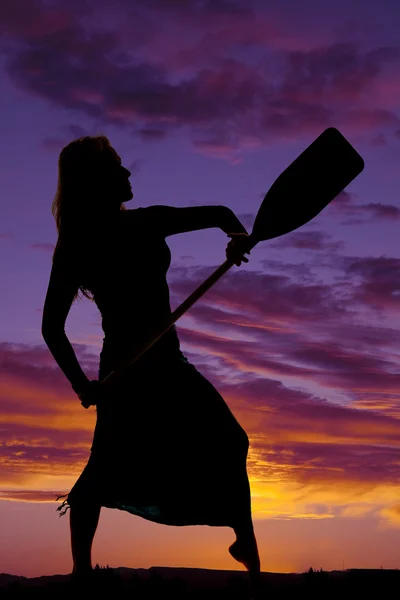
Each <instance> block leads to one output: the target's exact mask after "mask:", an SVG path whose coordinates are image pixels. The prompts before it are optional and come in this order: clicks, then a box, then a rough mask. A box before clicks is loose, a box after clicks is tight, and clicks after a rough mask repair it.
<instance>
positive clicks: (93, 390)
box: [78, 379, 105, 408]
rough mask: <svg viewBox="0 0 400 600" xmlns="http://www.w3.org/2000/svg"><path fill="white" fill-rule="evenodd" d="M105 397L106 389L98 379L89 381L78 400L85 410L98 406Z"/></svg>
mask: <svg viewBox="0 0 400 600" xmlns="http://www.w3.org/2000/svg"><path fill="white" fill-rule="evenodd" d="M104 397H105V393H104V388H103V386H102V385H101V384H100V381H98V380H97V379H93V380H92V381H89V382H88V383H87V384H86V386H85V387H84V388H83V390H82V391H81V392H80V393H79V394H78V398H79V400H80V401H81V404H82V406H83V408H89V406H96V405H97V404H99V403H100V402H101V401H102V400H103V399H104Z"/></svg>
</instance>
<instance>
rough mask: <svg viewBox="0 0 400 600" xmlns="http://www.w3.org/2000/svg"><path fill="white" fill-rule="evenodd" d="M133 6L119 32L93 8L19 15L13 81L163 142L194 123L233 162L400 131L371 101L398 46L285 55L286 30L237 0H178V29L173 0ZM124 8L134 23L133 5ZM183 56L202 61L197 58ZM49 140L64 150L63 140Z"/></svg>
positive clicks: (10, 67)
mask: <svg viewBox="0 0 400 600" xmlns="http://www.w3.org/2000/svg"><path fill="white" fill-rule="evenodd" d="M18 5H19V8H20V9H22V6H24V7H25V3H21V1H20V2H19V3H18ZM123 7H124V8H126V11H125V13H124V15H123V16H124V24H123V27H124V28H125V29H126V30H127V26H128V24H129V36H128V32H127V31H126V34H124V30H123V29H122V30H121V29H119V28H115V29H114V30H113V29H112V28H109V29H107V30H104V28H103V29H102V30H100V29H99V28H97V29H96V17H97V18H99V16H100V13H101V11H100V13H96V14H95V15H94V14H93V15H92V16H93V19H92V27H90V28H89V27H88V26H86V27H85V26H84V25H83V24H82V23H83V20H82V19H81V20H79V19H78V18H77V17H78V16H80V17H82V16H84V17H86V21H87V18H88V16H89V14H90V13H91V11H92V10H94V8H93V7H92V6H91V5H87V6H85V8H84V9H81V8H79V9H78V8H77V6H75V4H73V6H71V5H70V4H69V5H68V8H66V7H65V6H62V7H61V5H59V4H57V3H56V4H55V5H54V6H53V7H52V8H50V7H45V6H44V5H42V4H41V3H39V2H36V3H32V6H31V8H30V10H29V11H28V13H23V14H24V17H23V18H22V17H20V16H19V15H20V14H21V13H20V12H16V11H14V9H13V10H10V11H8V12H7V13H6V15H5V19H4V22H3V26H2V27H3V34H6V35H7V36H8V38H10V39H13V40H14V41H16V42H18V43H17V44H14V45H13V46H12V47H11V48H10V47H8V48H7V52H8V59H7V67H6V68H7V71H8V74H9V76H10V77H11V80H12V81H13V82H14V83H15V85H17V86H20V87H23V88H24V89H26V90H28V91H30V92H31V93H33V94H36V95H39V96H41V97H42V98H45V99H46V100H48V101H50V102H51V103H52V104H53V105H55V106H58V107H60V108H67V109H68V110H74V111H76V113H77V114H85V115H89V116H91V117H93V118H95V119H97V120H98V121H100V122H103V123H105V124H109V125H117V126H123V127H124V128H125V129H126V128H127V127H128V128H130V129H131V132H132V134H133V135H138V136H140V137H141V138H142V139H146V140H151V139H153V140H154V139H156V140H157V139H161V138H163V137H165V136H166V135H168V134H169V133H170V132H172V131H173V130H175V131H176V130H179V129H181V128H182V127H185V128H186V129H187V130H188V131H189V133H190V135H191V137H192V141H193V145H194V148H195V149H197V150H198V151H200V152H205V153H209V154H212V155H213V156H220V157H223V158H228V159H230V160H235V159H236V160H238V155H239V154H240V152H241V151H242V150H243V149H246V148H248V147H257V146H264V145H267V144H270V143H271V142H272V141H274V140H276V138H288V137H290V139H294V138H299V137H302V136H307V137H309V136H310V135H318V134H319V133H321V131H322V130H323V129H324V128H326V127H328V126H331V125H335V126H339V127H343V128H345V129H346V131H348V132H349V133H351V132H354V133H356V132H357V133H358V132H364V131H367V130H370V129H372V130H377V129H378V130H379V129H381V128H387V127H388V128H395V130H396V131H397V130H398V128H399V124H400V121H399V119H398V117H397V115H396V114H395V113H394V112H393V111H392V110H390V109H388V108H381V107H379V105H378V96H377V98H376V102H377V104H376V106H375V107H373V106H371V102H370V100H371V96H373V94H374V90H375V89H378V88H379V90H380V91H381V88H382V78H383V79H384V78H385V77H386V76H387V75H386V73H385V70H384V69H385V68H386V66H387V65H389V68H390V67H391V66H392V65H394V67H395V66H396V64H397V62H398V60H399V51H398V49H397V48H394V47H380V48H375V49H372V50H369V51H362V50H361V49H360V48H358V47H357V45H355V44H353V43H348V44H332V45H325V46H323V47H314V48H308V49H302V50H296V51H295V50H286V51H285V50H282V48H281V47H280V43H279V39H280V36H282V35H283V34H282V32H280V31H279V28H277V27H276V26H274V25H271V19H268V17H267V16H266V15H265V14H264V13H263V12H260V14H257V15H256V14H255V12H254V11H253V10H250V9H248V8H246V6H245V5H244V4H242V3H236V2H234V3H232V2H219V3H218V4H217V5H214V3H212V4H211V3H201V4H198V3H197V2H188V3H185V4H183V3H181V2H179V3H171V4H169V5H168V10H167V13H173V17H174V19H175V25H174V21H172V23H171V31H170V32H169V33H166V31H165V30H162V31H160V27H159V24H157V23H158V21H157V14H158V12H157V11H163V10H165V5H164V4H162V3H160V2H154V3H152V4H149V3H146V4H143V3H142V4H138V5H137V6H136V7H135V9H132V7H128V5H127V4H125V3H122V5H121V7H120V8H121V10H122V8H123ZM72 9H73V10H72ZM150 9H151V10H150ZM82 10H83V11H84V12H82ZM74 11H76V13H75V12H74ZM26 14H29V15H30V20H29V24H28V21H27V20H25V16H26ZM115 14H116V15H119V16H120V17H121V19H122V12H121V14H119V13H118V10H117V9H116V12H115ZM158 16H160V15H158ZM40 17H42V19H41V18H40ZM166 18H167V19H169V18H170V16H168V15H167V17H166ZM176 19H177V20H176ZM179 20H181V21H183V22H184V23H185V26H186V28H187V31H190V32H191V33H192V35H193V36H194V39H196V44H195V47H196V48H201V52H200V53H199V52H198V53H197V54H196V53H193V47H192V46H193V43H192V42H188V40H186V39H182V40H180V48H179V47H178V45H177V42H176V35H174V32H175V29H176V27H177V25H178V22H179ZM44 24H46V25H47V27H45V26H44ZM154 40H157V41H156V44H155V45H154ZM267 42H268V45H269V46H268V47H269V50H267V48H266V43H267ZM274 44H275V50H278V49H279V51H278V53H277V54H274ZM243 45H252V46H253V47H254V48H256V49H258V52H259V55H260V56H262V55H264V54H265V53H266V52H267V53H268V56H269V60H268V63H266V61H259V60H258V61H257V60H256V61H255V62H254V64H251V62H249V61H246V62H245V61H244V60H243V59H242V58H241V55H240V51H239V50H240V48H242V47H243ZM155 52H156V56H155ZM182 54H183V55H185V56H186V57H187V56H190V60H188V63H187V64H186V65H185V64H183V63H182ZM179 56H180V57H181V58H180V60H181V62H180V64H179ZM133 57H135V58H133ZM275 63H276V65H278V63H279V65H280V68H279V70H278V69H276V68H275V70H274V76H273V77H272V76H271V75H270V73H269V72H268V66H267V65H268V64H270V65H273V64H275ZM278 73H279V74H278ZM379 86H380V87H379ZM367 99H368V101H367ZM355 107H357V108H355ZM378 133H380V132H378ZM43 143H44V146H45V147H46V148H49V149H57V148H58V145H59V140H58V139H47V140H45V141H44V142H43Z"/></svg>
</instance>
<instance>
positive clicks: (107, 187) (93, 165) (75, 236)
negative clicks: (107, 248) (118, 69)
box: [52, 135, 133, 297]
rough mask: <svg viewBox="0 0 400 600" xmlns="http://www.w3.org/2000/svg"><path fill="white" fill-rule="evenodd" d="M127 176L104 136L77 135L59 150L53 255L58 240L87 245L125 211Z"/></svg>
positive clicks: (128, 196) (129, 192)
mask: <svg viewBox="0 0 400 600" xmlns="http://www.w3.org/2000/svg"><path fill="white" fill-rule="evenodd" d="M130 175H131V173H130V171H128V169H125V168H124V167H123V166H122V164H121V158H120V157H119V156H118V154H117V152H116V151H115V150H114V148H113V147H112V146H111V144H110V141H109V139H108V138H107V137H106V136H105V135H98V136H85V137H81V138H78V139H76V140H73V141H72V142H70V143H69V144H68V145H67V146H65V147H64V148H63V149H62V151H61V152H60V155H59V158H58V182H57V190H56V194H55V196H54V200H53V203H52V213H53V216H54V218H55V221H56V226H57V231H58V234H59V235H58V242H57V246H56V249H55V251H54V255H55V253H56V251H57V250H58V248H59V247H60V245H61V243H63V244H64V245H65V243H66V245H67V246H68V247H69V248H72V247H75V248H77V247H81V243H82V242H83V243H85V242H87V243H88V244H89V246H90V245H91V244H92V242H93V239H94V238H93V234H95V233H96V231H97V230H98V229H99V226H101V225H107V223H109V219H110V217H111V216H112V215H113V214H116V213H118V212H119V211H121V210H126V208H125V206H124V204H123V203H124V202H127V201H129V200H131V199H132V198H133V193H132V188H131V186H130V182H129V177H130ZM92 238H93V239H92ZM54 255H53V256H54ZM81 290H82V291H83V293H84V295H85V296H87V294H86V293H85V290H84V288H81ZM87 297H89V296H87Z"/></svg>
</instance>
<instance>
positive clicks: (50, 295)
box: [42, 259, 89, 394]
mask: <svg viewBox="0 0 400 600" xmlns="http://www.w3.org/2000/svg"><path fill="white" fill-rule="evenodd" d="M78 288H79V284H78V283H77V282H76V281H75V278H74V277H73V276H71V273H70V270H69V269H66V268H63V267H62V265H60V264H59V263H58V261H57V259H56V260H55V261H54V263H53V267H52V270H51V274H50V281H49V286H48V288H47V294H46V299H45V303H44V308H43V319H42V336H43V339H44V341H45V342H46V344H47V346H48V348H49V350H50V352H51V354H52V355H53V357H54V359H55V361H56V363H57V364H58V366H59V367H60V369H61V370H62V371H63V373H64V375H65V376H66V378H67V379H68V380H69V382H70V383H71V386H72V389H73V390H74V392H76V393H77V394H78V393H79V392H80V391H81V390H82V389H83V388H84V387H85V385H86V384H87V383H88V381H89V380H88V378H87V377H86V375H85V374H84V372H83V371H82V369H81V366H80V364H79V362H78V360H77V358H76V355H75V352H74V350H73V348H72V346H71V344H70V342H69V340H68V338H67V336H66V334H65V322H66V320H67V316H68V313H69V311H70V308H71V305H72V301H73V299H74V296H75V294H76V292H77V291H78Z"/></svg>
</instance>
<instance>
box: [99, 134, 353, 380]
mask: <svg viewBox="0 0 400 600" xmlns="http://www.w3.org/2000/svg"><path fill="white" fill-rule="evenodd" d="M363 168H364V161H363V159H362V158H361V156H360V155H359V154H358V153H357V152H356V150H354V148H353V147H352V146H351V144H350V143H349V142H348V141H347V140H346V138H345V137H343V135H342V134H341V133H340V132H339V131H338V130H337V129H335V128H333V127H330V128H328V129H326V130H325V131H324V132H323V133H322V134H321V135H320V136H319V137H318V138H317V139H316V140H315V141H314V142H313V143H312V144H311V145H310V146H308V148H306V149H305V150H304V152H302V153H301V154H300V156H299V157H298V158H296V160H295V161H293V162H292V163H291V164H290V165H289V166H288V167H287V168H286V169H285V170H284V171H283V173H281V175H279V177H278V178H277V179H276V181H275V182H274V183H273V184H272V186H271V188H270V189H269V190H268V192H267V193H266V195H265V197H264V200H263V201H262V204H261V206H260V208H259V210H258V213H257V216H256V218H255V221H254V225H253V230H252V232H251V234H250V236H249V237H248V238H246V239H247V240H248V242H249V246H248V249H249V250H251V248H253V247H254V246H255V245H256V244H258V243H259V242H261V241H264V240H270V239H273V238H276V237H279V236H281V235H285V234H286V233H289V232H291V231H294V230H296V229H298V228H299V227H301V226H302V225H305V224H306V223H308V222H309V221H311V220H312V219H313V218H314V217H316V216H317V215H318V213H320V212H321V210H323V209H324V208H325V207H326V206H327V205H328V204H329V203H330V202H331V201H332V200H333V199H334V198H336V196H337V195H338V194H339V193H340V192H341V191H343V190H344V188H345V187H347V186H348V185H349V183H351V182H352V181H353V179H355V178H356V177H357V175H359V174H360V173H361V171H362V170H363ZM233 265H234V263H233V262H231V261H230V260H226V261H225V262H224V263H223V264H222V265H221V266H220V267H218V269H216V271H214V273H212V274H211V275H210V277H209V278H208V279H206V281H204V283H202V284H201V285H200V286H199V287H198V288H197V289H196V290H195V291H194V292H193V294H191V295H190V296H189V297H188V298H187V299H186V300H185V301H184V302H183V303H182V304H181V305H180V306H178V308H177V309H176V310H175V311H174V312H173V313H172V314H171V315H170V316H169V317H168V319H167V320H166V321H165V323H164V324H163V327H161V328H160V330H159V332H157V333H155V334H154V335H152V336H150V337H149V339H148V340H147V342H146V343H145V344H144V346H143V348H142V349H141V350H140V351H136V352H134V353H132V354H131V355H130V356H128V357H127V358H126V359H125V360H124V361H123V362H122V363H121V364H120V365H119V366H118V367H117V368H116V369H115V370H114V371H112V372H111V373H110V374H109V375H108V376H107V377H106V378H105V379H103V381H102V384H104V383H111V382H112V381H114V380H115V379H117V378H118V377H119V376H120V375H121V374H122V373H123V371H124V370H125V368H126V367H127V366H129V365H130V364H133V363H134V362H135V361H136V360H138V359H139V358H140V357H141V356H143V354H145V352H147V350H149V349H150V348H151V347H152V346H153V344H155V343H156V342H157V341H158V340H159V339H160V338H161V337H162V336H163V335H164V334H165V333H166V332H167V331H168V330H169V329H170V327H172V325H174V323H175V322H176V321H177V320H178V319H179V318H180V317H181V316H182V315H183V314H184V313H185V312H186V311H187V310H188V309H189V308H190V307H191V306H192V305H193V304H194V303H195V302H196V301H197V300H198V299H199V298H201V296H203V295H204V294H205V292H206V291H207V290H209V289H210V287H212V286H213V285H214V283H215V282H216V281H218V279H220V278H221V277H222V275H224V273H226V272H227V271H228V270H229V269H230V268H231V267H232V266H233Z"/></svg>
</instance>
